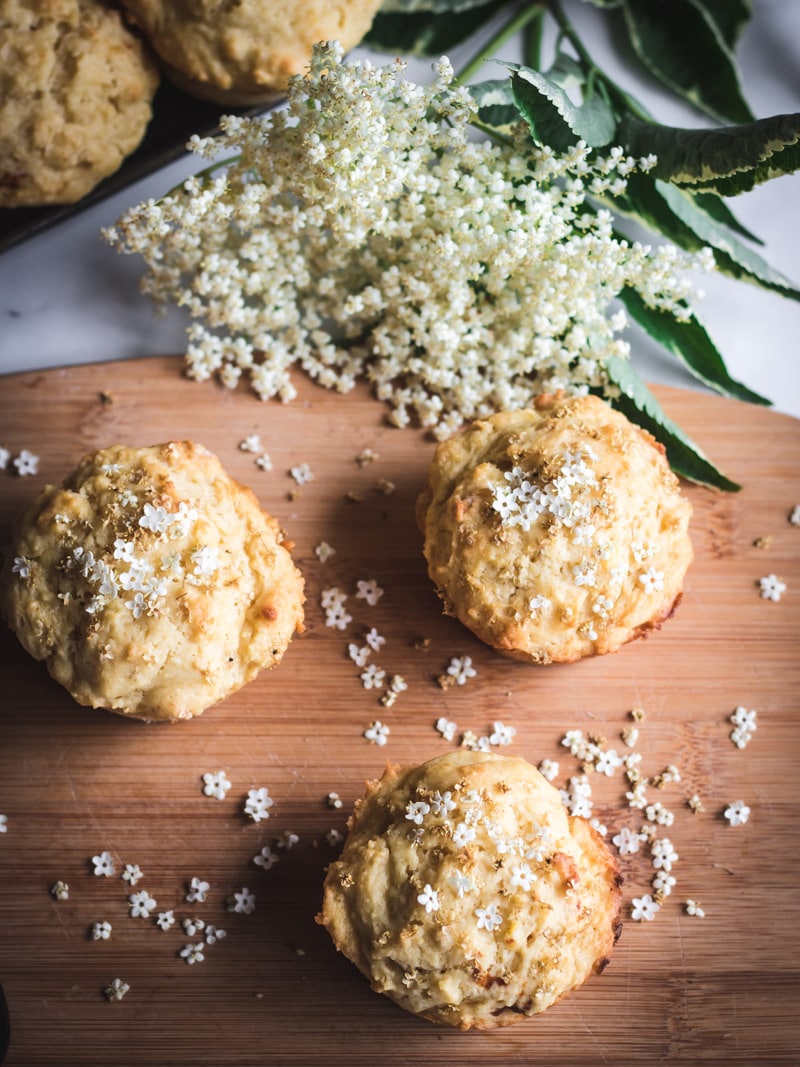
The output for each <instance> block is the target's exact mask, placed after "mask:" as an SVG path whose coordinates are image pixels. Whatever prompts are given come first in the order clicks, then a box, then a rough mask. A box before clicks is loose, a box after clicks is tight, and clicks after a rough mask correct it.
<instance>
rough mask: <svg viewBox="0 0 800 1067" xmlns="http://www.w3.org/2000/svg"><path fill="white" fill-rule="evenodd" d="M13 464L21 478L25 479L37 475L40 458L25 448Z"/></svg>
mask: <svg viewBox="0 0 800 1067" xmlns="http://www.w3.org/2000/svg"><path fill="white" fill-rule="evenodd" d="M13 462H14V466H15V467H16V468H17V474H19V475H20V477H25V475H27V474H36V473H37V471H38V470H39V457H38V456H37V455H35V454H34V453H33V452H29V451H28V449H27V448H23V449H22V451H21V452H20V454H19V455H18V456H17V457H16V459H15V460H14V461H13Z"/></svg>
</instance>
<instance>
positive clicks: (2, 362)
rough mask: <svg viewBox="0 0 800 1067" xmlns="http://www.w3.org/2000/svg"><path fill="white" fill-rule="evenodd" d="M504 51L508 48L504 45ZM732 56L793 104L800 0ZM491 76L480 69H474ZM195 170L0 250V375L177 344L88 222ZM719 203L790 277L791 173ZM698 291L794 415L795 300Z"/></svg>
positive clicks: (799, 226)
mask: <svg viewBox="0 0 800 1067" xmlns="http://www.w3.org/2000/svg"><path fill="white" fill-rule="evenodd" d="M568 10H569V13H570V15H571V16H572V17H573V21H574V23H575V24H576V25H577V26H578V27H579V28H580V30H581V35H582V37H583V40H584V42H585V43H586V44H587V45H588V46H589V48H590V50H591V52H592V53H593V55H594V56H595V57H596V59H597V60H598V61H599V63H600V65H601V66H603V67H604V69H606V70H607V71H608V72H609V73H610V74H611V75H612V77H616V78H617V79H618V80H619V81H621V82H622V84H623V85H625V86H627V87H628V88H629V89H631V90H632V91H633V92H634V93H635V94H636V95H637V96H639V97H640V98H641V99H642V100H643V102H644V103H645V104H646V105H647V106H648V107H649V108H650V109H651V110H652V111H653V112H654V113H655V114H656V116H657V117H658V118H659V119H660V120H661V121H662V122H665V123H668V124H672V125H691V126H702V125H708V124H710V123H708V122H706V121H705V120H704V119H703V117H702V116H701V115H699V114H698V113H696V112H694V111H693V110H692V109H690V108H688V107H683V106H682V105H681V104H680V103H679V102H678V101H676V100H675V99H674V98H672V97H670V96H669V94H667V93H666V92H664V91H661V89H660V88H659V86H658V85H657V83H655V82H652V81H650V80H648V79H647V77H646V76H644V75H638V74H634V73H633V72H632V67H631V66H630V65H629V64H627V63H626V62H624V61H623V60H622V59H621V58H620V55H619V53H618V50H617V49H616V47H615V45H614V42H613V41H612V40H610V39H609V35H608V33H607V32H606V29H605V26H604V23H603V20H602V17H601V15H600V14H599V13H598V12H597V11H596V10H595V9H594V8H593V7H591V5H590V4H588V3H576V2H572V3H569V4H568ZM545 43H546V44H547V39H546V41H545ZM475 50H476V45H475V43H472V44H471V45H470V46H469V47H462V48H461V49H459V50H458V51H456V52H454V53H453V55H452V56H451V58H452V60H453V63H454V65H455V66H456V69H458V67H459V65H461V64H463V62H465V61H466V59H467V58H469V56H470V55H471V54H472V53H473V52H474V51H475ZM356 54H369V53H366V52H363V51H361V50H360V51H359V52H357V53H356ZM503 54H504V56H505V57H507V58H518V56H517V55H516V54H515V48H514V47H513V44H512V45H510V46H509V47H507V48H506V49H505V51H504V53H503ZM738 54H739V60H740V65H741V70H742V80H743V85H744V90H745V95H746V97H747V99H748V100H749V102H750V104H751V107H752V108H753V110H754V112H755V114H756V115H757V116H758V117H764V116H767V115H771V114H778V113H781V112H792V111H800V0H754V17H753V19H752V22H751V24H750V26H749V27H748V28H747V29H746V31H745V34H744V36H743V39H742V42H741V44H740V48H739V53H738ZM371 58H375V59H376V61H378V62H384V61H385V57H371ZM409 71H410V76H412V77H413V78H415V80H418V81H423V80H427V78H428V77H429V65H428V63H427V62H413V63H412V64H410V68H409ZM492 76H495V75H494V73H493V72H492V71H491V69H489V70H487V71H486V72H484V73H481V75H480V77H481V78H483V77H492ZM200 166H201V164H200V162H199V161H197V160H196V159H193V158H192V157H189V156H187V157H184V158H183V159H181V160H179V161H178V162H176V163H174V164H172V165H171V166H169V167H166V168H164V169H163V170H160V171H158V172H156V173H155V174H153V175H151V176H150V177H149V178H148V179H146V180H144V181H141V182H139V183H138V184H136V185H133V186H130V187H129V188H128V189H127V190H126V191H124V192H122V193H121V194H119V195H116V196H115V197H113V198H111V199H108V200H106V201H104V202H102V203H101V204H98V205H96V206H95V207H93V208H89V209H87V210H85V211H82V212H79V213H78V214H77V215H76V216H74V217H73V218H71V219H70V220H68V221H66V222H63V223H61V224H59V225H58V226H57V227H56V228H54V229H52V230H50V231H48V232H47V233H45V234H42V235H40V236H38V237H35V238H33V239H31V240H29V241H28V242H27V243H25V244H24V245H21V246H18V247H16V248H13V249H10V250H9V251H7V252H5V253H2V254H0V374H4V373H9V372H13V371H19V370H33V369H39V368H44V367H55V366H63V365H69V364H75V363H85V362H95V361H102V360H122V359H129V358H132V357H137V356H148V355H161V354H165V353H179V352H182V351H183V345H184V330H185V326H186V320H185V318H184V316H183V315H182V314H181V313H179V312H177V311H172V312H170V313H168V314H167V315H166V316H164V317H162V318H157V317H155V315H154V314H153V311H152V307H151V305H150V303H149V301H148V300H147V299H145V298H144V297H142V296H141V295H140V294H139V291H138V285H137V283H138V279H139V276H140V274H141V264H140V261H139V260H138V259H137V258H136V257H133V256H120V255H118V254H117V253H116V252H115V251H113V250H112V249H111V248H110V247H108V246H107V245H106V244H105V242H104V241H103V240H102V238H101V236H100V230H101V227H103V226H107V225H110V224H112V223H113V222H114V221H115V220H116V219H117V218H118V217H119V215H120V214H121V213H122V212H123V210H124V209H125V208H127V207H129V206H130V205H132V204H134V203H137V202H139V201H140V200H143V199H146V198H147V197H150V196H155V197H157V196H160V195H161V194H163V193H164V192H165V191H166V190H167V189H169V188H171V187H172V186H173V185H175V184H176V182H178V181H179V180H181V178H183V177H184V176H186V175H189V174H191V173H193V172H194V171H195V170H198V169H200ZM730 204H731V207H732V208H733V210H734V211H735V213H736V214H737V215H738V216H739V217H740V218H741V220H742V221H743V222H744V224H745V225H746V226H748V227H749V228H750V229H751V230H752V231H753V232H754V233H756V234H758V235H759V236H760V237H761V238H762V239H763V240H764V241H765V242H766V244H765V248H764V250H763V252H764V254H765V257H766V258H767V260H768V261H769V262H770V263H771V264H772V265H773V266H774V267H776V268H777V269H779V270H781V271H783V273H785V274H787V275H788V276H789V277H790V278H792V279H793V280H794V281H795V282H796V283H800V250H799V249H800V173H798V174H795V175H792V176H790V177H783V178H779V179H776V180H774V181H772V182H768V183H767V184H765V185H762V186H760V187H759V188H758V189H756V190H754V191H753V192H752V193H748V194H745V195H743V196H741V197H738V198H736V199H735V200H733V201H730ZM703 287H704V289H705V291H706V298H705V300H704V302H703V304H702V305H701V307H700V309H699V311H700V314H701V317H702V318H703V319H704V321H705V322H706V324H707V326H708V328H709V330H710V332H711V335H712V336H713V337H714V339H715V340H716V342H717V344H718V347H719V348H720V350H721V351H722V353H723V355H724V356H725V358H726V360H727V362H728V365H729V368H730V370H731V373H732V374H733V375H734V376H735V377H738V378H739V379H740V380H742V381H744V382H745V383H747V384H748V385H750V386H751V387H752V388H754V389H756V390H757V391H759V392H762V393H764V394H765V395H766V396H768V397H769V398H770V399H771V400H773V401H774V403H775V408H776V410H778V411H782V412H788V413H790V414H793V415H795V416H800V345H799V344H798V336H799V335H800V304H798V303H797V302H793V301H790V300H786V299H785V298H782V297H780V296H778V295H777V294H773V293H769V292H766V291H764V290H761V289H758V288H756V287H755V286H752V285H749V284H747V283H744V282H737V281H733V280H732V279H728V278H725V277H722V276H714V277H709V278H707V279H704V281H703ZM631 339H632V342H633V344H634V352H633V358H634V360H635V361H636V364H637V366H638V368H639V370H640V373H641V374H642V375H643V376H644V377H645V378H646V379H648V380H650V381H654V382H660V383H665V384H671V385H681V386H686V387H690V388H696V389H701V388H702V386H700V385H699V384H698V383H697V382H696V381H695V380H694V379H693V378H691V377H690V376H689V375H688V374H687V373H686V372H685V371H684V370H683V369H682V368H681V367H680V366H679V365H678V364H677V363H676V361H675V360H673V359H672V357H669V356H667V355H666V354H662V353H661V351H660V350H659V349H658V347H657V346H656V345H655V344H653V343H652V342H651V341H650V340H649V338H647V337H646V336H644V335H641V334H636V335H632V337H631ZM1 392H2V381H1V380H0V394H1ZM0 424H1V420H0Z"/></svg>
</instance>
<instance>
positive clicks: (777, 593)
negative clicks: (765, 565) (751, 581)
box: [758, 574, 786, 603]
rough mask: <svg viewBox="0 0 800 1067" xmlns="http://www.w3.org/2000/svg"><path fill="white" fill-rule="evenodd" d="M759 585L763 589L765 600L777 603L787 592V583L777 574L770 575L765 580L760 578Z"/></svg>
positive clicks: (762, 593) (762, 594)
mask: <svg viewBox="0 0 800 1067" xmlns="http://www.w3.org/2000/svg"><path fill="white" fill-rule="evenodd" d="M758 584H759V586H760V587H761V596H762V597H763V598H764V600H772V601H775V602H776V603H777V601H779V600H780V598H781V597H782V596H783V594H784V593H785V592H786V583H785V582H782V581H781V580H780V578H778V576H777V575H775V574H768V575H766V577H764V578H759V579H758Z"/></svg>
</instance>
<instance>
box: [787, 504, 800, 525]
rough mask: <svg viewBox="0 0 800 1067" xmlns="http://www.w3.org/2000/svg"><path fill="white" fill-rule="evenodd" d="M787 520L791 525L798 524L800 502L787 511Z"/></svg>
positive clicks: (799, 521) (799, 520)
mask: <svg viewBox="0 0 800 1067" xmlns="http://www.w3.org/2000/svg"><path fill="white" fill-rule="evenodd" d="M789 522H790V523H791V524H792V526H800V504H795V506H794V507H793V508H792V510H791V511H790V512H789Z"/></svg>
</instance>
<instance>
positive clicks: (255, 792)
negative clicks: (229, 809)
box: [244, 786, 275, 822]
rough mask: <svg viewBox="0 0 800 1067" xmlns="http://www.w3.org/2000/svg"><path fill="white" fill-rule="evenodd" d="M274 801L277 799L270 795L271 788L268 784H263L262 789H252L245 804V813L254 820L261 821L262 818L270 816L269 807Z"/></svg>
mask: <svg viewBox="0 0 800 1067" xmlns="http://www.w3.org/2000/svg"><path fill="white" fill-rule="evenodd" d="M274 803H275V801H274V800H273V799H272V797H271V796H270V795H269V790H268V789H267V788H266V786H261V788H260V789H250V790H249V791H248V793H247V800H246V801H245V804H244V813H245V815H247V816H249V818H251V819H252V820H253V822H261V821H262V819H268V818H269V809H270V808H271V807H272V806H273V805H274Z"/></svg>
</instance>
